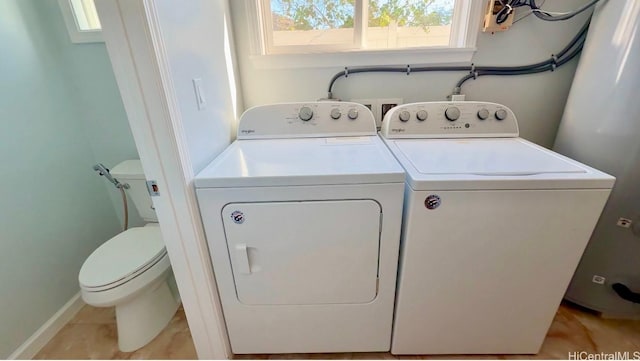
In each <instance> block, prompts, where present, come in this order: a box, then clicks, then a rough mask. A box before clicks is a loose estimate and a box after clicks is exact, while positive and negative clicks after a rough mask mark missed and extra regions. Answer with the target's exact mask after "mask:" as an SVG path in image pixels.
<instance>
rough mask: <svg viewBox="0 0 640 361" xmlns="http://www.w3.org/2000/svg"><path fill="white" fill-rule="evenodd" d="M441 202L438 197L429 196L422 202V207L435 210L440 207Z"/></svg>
mask: <svg viewBox="0 0 640 361" xmlns="http://www.w3.org/2000/svg"><path fill="white" fill-rule="evenodd" d="M441 202H442V201H441V200H440V196H437V195H435V194H431V195H430V196H428V197H427V198H426V199H425V200H424V206H425V207H427V209H436V208H438V207H439V206H440V203H441Z"/></svg>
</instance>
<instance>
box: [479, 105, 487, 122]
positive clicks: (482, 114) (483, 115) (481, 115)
mask: <svg viewBox="0 0 640 361" xmlns="http://www.w3.org/2000/svg"><path fill="white" fill-rule="evenodd" d="M487 118H489V111H488V110H487V108H482V109H480V110H478V119H480V120H486V119H487Z"/></svg>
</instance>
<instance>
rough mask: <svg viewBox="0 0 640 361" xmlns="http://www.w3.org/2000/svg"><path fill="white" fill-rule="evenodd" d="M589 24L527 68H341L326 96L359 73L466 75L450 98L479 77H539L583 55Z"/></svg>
mask: <svg viewBox="0 0 640 361" xmlns="http://www.w3.org/2000/svg"><path fill="white" fill-rule="evenodd" d="M590 22H591V17H589V19H587V21H586V22H585V23H584V25H583V26H582V28H581V29H580V31H578V33H577V34H576V35H575V36H574V37H573V39H571V41H570V42H569V43H568V44H567V45H566V46H565V47H564V48H563V49H562V50H560V51H559V52H558V53H557V54H552V55H551V58H549V59H547V60H544V61H541V62H538V63H533V64H529V65H521V66H475V65H474V64H471V65H464V66H425V67H411V66H409V65H407V66H406V67H382V66H371V67H359V68H347V67H345V68H344V71H341V72H339V73H336V74H335V75H334V76H333V78H331V81H330V82H329V89H328V93H327V98H328V99H336V98H334V97H333V88H334V85H335V83H336V81H337V80H338V79H340V78H342V77H345V78H347V77H348V76H349V75H352V74H358V73H406V75H411V73H419V72H433V71H444V72H449V71H468V72H469V74H467V75H465V76H464V77H462V78H461V79H460V80H459V81H458V83H456V86H455V88H454V89H453V93H452V95H458V94H460V93H461V88H462V85H463V84H464V83H465V82H467V81H468V80H470V79H477V78H478V77H481V76H485V75H495V76H510V75H524V74H536V73H542V72H546V71H554V70H556V68H558V67H560V66H562V65H564V64H566V63H568V62H569V61H571V60H572V59H573V58H575V57H576V56H577V55H578V54H580V52H581V51H582V47H583V46H584V42H585V39H586V36H587V30H588V29H589V24H590Z"/></svg>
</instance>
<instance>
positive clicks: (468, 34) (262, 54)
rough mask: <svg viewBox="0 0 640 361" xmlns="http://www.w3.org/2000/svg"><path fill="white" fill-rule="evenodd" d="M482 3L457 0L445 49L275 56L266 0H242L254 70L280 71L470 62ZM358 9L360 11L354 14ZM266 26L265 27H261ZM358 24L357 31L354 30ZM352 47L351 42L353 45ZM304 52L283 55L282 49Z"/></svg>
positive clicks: (364, 0) (320, 49)
mask: <svg viewBox="0 0 640 361" xmlns="http://www.w3.org/2000/svg"><path fill="white" fill-rule="evenodd" d="M484 2H485V0H458V1H457V4H456V6H455V7H454V13H453V16H452V20H451V23H452V25H454V24H458V25H457V26H452V27H451V35H450V40H449V45H448V46H434V47H416V48H395V49H366V48H356V49H354V48H353V47H351V46H349V47H344V48H343V47H337V46H335V45H328V46H325V45H312V46H304V45H300V46H285V47H282V48H283V49H279V51H276V52H275V53H271V54H269V53H267V49H269V44H267V41H269V40H267V39H268V38H269V36H268V35H267V34H265V28H268V27H269V26H270V25H271V24H270V22H266V21H265V18H264V16H263V14H266V13H265V12H264V10H265V9H268V10H270V8H267V6H268V5H269V0H245V4H246V8H245V10H246V16H247V20H248V23H249V37H250V39H249V47H250V54H251V55H250V59H251V61H252V63H253V65H254V66H255V67H256V68H262V69H284V68H310V67H333V66H342V67H344V66H354V65H358V66H370V65H399V64H402V65H406V64H443V63H447V64H461V63H468V62H469V61H471V57H472V56H473V54H474V53H475V51H476V39H477V36H478V33H479V32H480V24H481V20H482V16H483V14H482V11H483V9H484ZM367 7H368V0H356V8H355V9H356V14H355V16H356V18H355V24H354V32H355V34H354V38H355V41H356V42H358V43H359V44H362V42H363V40H364V36H363V34H365V32H366V24H364V21H362V19H364V18H365V16H366V10H365V9H367ZM358 10H360V11H358ZM265 23H266V24H265ZM358 25H360V27H361V28H360V29H356V28H357V27H358ZM354 44H355V43H354ZM286 48H288V49H293V50H300V49H301V48H304V50H306V52H295V53H293V52H285V51H282V50H284V49H286Z"/></svg>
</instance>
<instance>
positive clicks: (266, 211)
mask: <svg viewBox="0 0 640 361" xmlns="http://www.w3.org/2000/svg"><path fill="white" fill-rule="evenodd" d="M381 214H382V213H381V209H380V205H379V204H378V203H377V202H375V201H373V200H337V201H300V202H266V203H230V204H227V205H226V206H225V207H224V208H223V209H222V218H223V223H224V228H225V234H226V238H227V246H228V249H229V256H230V258H231V264H232V268H233V277H234V281H235V285H236V293H237V296H238V300H240V302H242V303H244V304H251V305H292V304H297V305H302V304H327V303H366V302H370V301H371V300H373V299H374V298H375V297H376V293H377V278H378V276H377V273H378V249H379V244H380V221H381Z"/></svg>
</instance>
